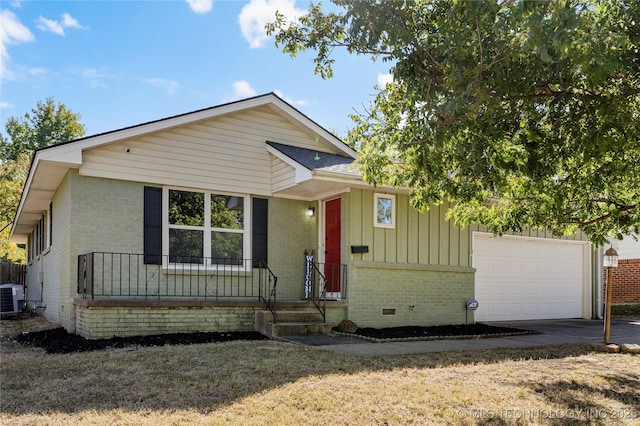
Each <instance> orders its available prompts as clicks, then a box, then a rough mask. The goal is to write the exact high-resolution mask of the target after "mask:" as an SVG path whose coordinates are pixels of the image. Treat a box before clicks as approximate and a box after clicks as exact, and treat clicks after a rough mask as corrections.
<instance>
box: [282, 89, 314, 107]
mask: <svg viewBox="0 0 640 426" xmlns="http://www.w3.org/2000/svg"><path fill="white" fill-rule="evenodd" d="M273 92H274V93H275V94H276V95H278V96H279V97H280V98H282V99H284V101H285V102H286V103H288V104H290V105H293V106H295V107H305V106H308V105H309V104H310V102H309V101H308V100H306V99H293V98H291V97H289V96H286V95H285V94H284V93H282V91H281V90H274V91H273Z"/></svg>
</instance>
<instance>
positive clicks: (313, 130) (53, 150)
mask: <svg viewBox="0 0 640 426" xmlns="http://www.w3.org/2000/svg"><path fill="white" fill-rule="evenodd" d="M259 107H269V108H270V109H271V110H272V111H273V112H275V113H276V114H278V115H279V116H281V117H282V118H283V119H284V120H286V121H288V122H289V123H291V124H292V125H294V126H295V127H297V128H298V129H300V130H302V131H304V132H307V133H309V134H313V135H314V136H315V137H316V140H321V141H322V144H324V145H325V148H327V150H329V151H334V152H338V153H340V155H336V154H326V155H329V156H331V157H330V158H332V159H333V161H337V160H340V161H343V160H342V159H344V161H350V162H351V161H353V159H354V158H356V156H357V154H356V152H355V151H354V150H353V149H351V148H349V147H348V146H347V145H346V144H345V143H344V142H342V141H341V140H340V139H339V138H337V137H336V136H335V135H333V134H332V133H331V132H329V131H327V130H326V129H324V128H323V127H322V126H320V125H318V124H317V123H316V122H314V121H313V120H311V119H310V118H309V117H307V116H306V115H304V114H303V113H301V112H300V111H299V110H297V109H296V108H294V107H292V106H291V105H290V104H288V103H287V102H285V101H284V100H282V99H281V98H280V97H278V96H277V95H276V94H275V93H268V94H265V95H260V96H255V97H252V98H248V99H244V100H240V101H236V102H230V103H226V104H222V105H218V106H214V107H211V108H206V109H201V110H197V111H193V112H189V113H185V114H180V115H175V116H172V117H168V118H163V119H160V120H155V121H150V122H147V123H142V124H138V125H135V126H130V127H125V128H122V129H119V130H114V131H110V132H106V133H100V134H97V135H94V136H90V137H84V138H81V139H77V140H73V141H68V142H65V143H61V144H58V145H54V146H50V147H47V148H42V149H39V150H37V151H36V152H35V153H34V155H33V159H32V163H31V168H30V170H29V175H28V177H27V181H26V183H25V187H24V189H23V193H22V198H21V200H20V204H19V205H18V209H17V212H16V216H15V218H14V221H13V227H12V230H11V237H12V239H13V240H14V241H17V242H23V241H24V240H25V239H26V238H25V236H26V235H28V234H29V233H30V232H31V229H32V227H33V225H34V224H35V223H37V222H38V221H39V219H40V216H41V215H42V212H44V211H46V210H47V209H48V208H49V204H50V202H51V199H52V197H53V195H54V193H55V191H56V190H57V188H58V187H59V185H60V183H61V182H62V180H63V179H64V177H65V176H66V174H67V172H68V171H69V170H70V169H73V168H80V166H82V164H83V152H84V151H87V150H90V149H94V148H98V147H102V146H105V145H110V144H115V143H118V142H122V141H124V140H127V139H131V138H136V137H141V136H144V135H147V134H151V133H154V132H159V131H165V130H170V129H173V128H176V127H179V126H184V125H187V124H192V123H197V122H200V121H203V120H208V119H211V118H216V117H221V116H224V115H227V114H231V113H235V112H241V111H245V110H249V109H253V108H259ZM274 148H275V147H274ZM276 149H277V148H276ZM289 153H290V154H292V152H290V151H289ZM285 155H288V154H285ZM292 155H296V156H297V158H300V156H301V155H302V154H301V153H300V152H298V153H296V154H292ZM323 156H324V155H323ZM338 157H339V158H338ZM334 165H335V164H334ZM18 236H19V237H18Z"/></svg>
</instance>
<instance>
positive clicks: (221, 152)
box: [80, 106, 337, 196]
mask: <svg viewBox="0 0 640 426" xmlns="http://www.w3.org/2000/svg"><path fill="white" fill-rule="evenodd" d="M266 141H275V142H279V143H283V144H288V145H292V146H298V147H302V148H309V149H318V144H320V146H322V147H323V148H326V149H327V151H329V152H335V153H337V149H336V148H335V147H334V146H332V145H330V144H329V143H326V142H323V141H322V140H320V141H318V140H316V139H315V137H313V136H312V135H310V134H309V133H307V132H304V131H303V130H302V129H301V128H300V127H298V126H296V125H294V124H293V123H292V122H290V121H288V120H285V119H284V118H283V117H282V116H281V115H280V114H277V113H276V112H274V111H273V110H271V109H270V108H269V107H268V106H263V107H258V108H255V109H250V110H245V111H241V112H237V113H233V114H229V115H225V116H219V117H214V118H211V119H209V120H204V121H200V122H195V123H190V124H185V125H182V126H179V127H175V128H172V129H167V130H164V131H159V132H156V133H153V134H147V135H144V136H140V137H137V138H132V139H129V140H123V141H120V142H118V143H114V144H111V145H107V146H103V147H98V148H94V149H91V150H87V151H85V152H84V153H83V162H82V166H81V167H80V174H81V175H83V176H93V177H103V178H116V179H121V180H130V181H136V182H148V183H153V184H158V185H173V186H180V187H185V188H198V189H208V190H218V191H226V192H232V193H250V194H255V195H263V196H264V195H270V194H272V193H273V188H272V170H273V168H272V166H273V159H272V156H271V155H270V154H269V153H268V152H267V150H266V145H265V143H266ZM127 149H128V152H126V151H127ZM276 171H282V170H280V169H276Z"/></svg>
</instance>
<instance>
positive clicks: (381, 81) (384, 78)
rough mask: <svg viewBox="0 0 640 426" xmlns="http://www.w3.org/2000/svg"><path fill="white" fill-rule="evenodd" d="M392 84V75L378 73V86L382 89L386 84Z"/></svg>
mask: <svg viewBox="0 0 640 426" xmlns="http://www.w3.org/2000/svg"><path fill="white" fill-rule="evenodd" d="M392 82H393V75H391V73H386V74H380V73H378V86H380V87H381V88H384V87H385V86H386V85H387V84H389V83H392Z"/></svg>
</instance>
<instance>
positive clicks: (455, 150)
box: [267, 0, 640, 244]
mask: <svg viewBox="0 0 640 426" xmlns="http://www.w3.org/2000/svg"><path fill="white" fill-rule="evenodd" d="M333 2H334V3H335V4H336V5H337V6H339V7H340V8H341V9H340V10H339V11H338V12H327V13H325V12H324V11H323V10H322V8H321V6H313V5H312V6H311V7H310V10H309V13H308V14H307V15H304V16H302V17H301V18H299V19H298V21H293V22H288V21H286V20H285V18H284V17H283V16H282V15H280V14H278V15H276V21H275V23H273V24H270V25H268V26H267V29H268V31H269V32H270V33H271V34H275V36H276V45H278V46H280V47H282V49H283V51H284V52H285V53H289V54H290V55H292V56H295V55H296V54H297V53H298V52H300V51H304V50H308V49H311V50H315V51H316V57H315V59H314V62H315V65H316V68H315V72H316V73H318V74H320V75H321V76H322V77H323V78H329V77H331V76H332V75H333V71H332V64H333V61H334V59H333V58H332V57H331V53H332V52H333V50H334V48H338V47H343V48H346V49H347V50H348V51H349V52H351V53H353V54H364V55H370V56H371V57H372V58H373V59H381V60H382V61H388V62H389V64H390V65H392V69H391V72H392V75H393V83H391V84H388V85H387V86H386V87H384V88H379V93H378V95H377V96H376V98H375V101H373V103H372V105H371V106H370V108H369V109H368V111H366V112H365V113H363V114H361V115H356V116H353V117H352V118H353V119H354V122H355V126H354V128H353V129H351V130H350V131H349V136H348V137H347V141H348V142H349V143H352V144H354V145H356V146H358V148H359V150H360V152H361V159H360V160H359V161H360V166H361V170H362V171H363V173H364V176H365V179H366V180H367V181H368V182H370V183H373V184H376V185H380V184H393V185H403V186H407V187H409V188H411V189H412V203H413V204H414V205H415V206H416V207H417V208H419V209H425V208H428V207H429V205H431V204H433V203H436V204H437V203H441V202H443V201H444V200H445V199H447V200H450V201H452V202H453V207H452V208H451V210H450V211H449V218H453V219H454V220H455V221H456V222H457V223H458V224H460V225H463V226H464V225H468V224H470V223H473V222H479V223H482V224H485V225H486V226H487V227H488V228H489V229H490V230H491V231H493V232H494V233H497V234H502V233H503V232H505V231H508V230H513V231H520V230H522V228H523V227H525V226H530V227H534V228H548V229H550V230H551V231H553V232H554V233H555V234H557V235H562V234H569V233H573V232H575V231H577V230H578V229H580V230H582V231H584V232H585V233H586V234H587V235H588V236H589V239H590V240H591V241H592V242H594V243H596V244H602V243H603V242H604V241H605V239H606V238H607V237H608V236H617V237H620V236H621V235H622V234H628V233H630V232H636V233H637V232H638V231H640V208H639V207H638V205H639V203H640V122H639V119H640V3H639V2H636V1H625V0H583V1H578V0H564V1H559V0H558V1H549V2H540V1H525V0H504V1H484V2H480V1H477V2H476V1H459V0H458V1H456V0H416V1H411V2H407V1H402V0H384V1H370V0H333Z"/></svg>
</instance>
